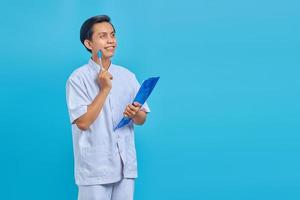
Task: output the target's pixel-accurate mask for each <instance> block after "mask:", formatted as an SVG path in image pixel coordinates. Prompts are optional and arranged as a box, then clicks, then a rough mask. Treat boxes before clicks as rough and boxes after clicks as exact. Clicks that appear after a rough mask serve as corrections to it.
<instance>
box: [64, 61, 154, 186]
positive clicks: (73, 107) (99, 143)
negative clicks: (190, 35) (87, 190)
mask: <svg viewBox="0 0 300 200" xmlns="http://www.w3.org/2000/svg"><path fill="white" fill-rule="evenodd" d="M108 71H109V73H111V74H112V76H113V80H112V89H111V91H110V93H109V95H108V96H107V98H106V101H105V103H104V105H103V108H102V110H101V112H100V114H99V115H98V117H97V119H96V120H95V121H94V122H93V123H92V124H91V126H90V127H89V129H87V130H85V131H82V130H80V129H79V128H78V127H77V125H76V124H72V137H73V150H74V163H75V182H76V184H77V185H94V184H107V183H114V182H117V181H119V180H121V179H122V178H123V177H124V178H136V177H137V160H136V150H135V143H134V125H133V123H132V122H131V123H130V124H129V125H128V126H125V127H123V128H120V129H117V130H116V131H113V127H115V126H116V125H117V123H118V122H119V121H120V120H121V119H122V117H123V112H124V110H125V107H126V106H127V105H128V104H131V103H132V101H133V99H134V97H135V95H136V93H137V91H138V89H139V87H140V84H139V82H138V81H137V79H136V77H135V75H134V74H133V73H132V72H130V71H129V70H127V69H125V68H123V67H121V66H117V65H114V64H111V65H110V66H109V68H108ZM99 72H100V66H99V65H98V64H97V63H95V62H94V61H93V60H92V59H90V60H89V62H88V64H86V65H83V66H82V67H80V68H78V69H76V70H75V71H74V72H73V73H72V74H71V75H70V77H69V78H68V80H67V83H66V99H67V106H68V112H69V116H70V122H71V123H73V122H74V120H75V119H77V118H79V117H80V116H82V115H83V114H85V113H86V112H87V107H88V105H89V104H91V103H92V101H93V100H94V98H95V97H96V95H97V94H98V93H99V91H100V88H99V85H98V82H97V77H98V74H99ZM143 109H144V110H145V111H146V112H150V109H149V107H148V106H147V103H145V104H144V105H143ZM122 161H123V164H122ZM122 165H124V166H123V167H122Z"/></svg>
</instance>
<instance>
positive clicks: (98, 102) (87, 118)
mask: <svg viewBox="0 0 300 200" xmlns="http://www.w3.org/2000/svg"><path fill="white" fill-rule="evenodd" d="M108 93H109V90H107V89H105V90H101V91H100V92H99V93H98V95H97V96H96V97H95V99H94V100H93V102H92V103H91V104H90V105H89V106H88V109H87V112H86V113H85V114H84V115H82V116H81V117H79V118H77V119H76V120H75V121H74V122H73V124H74V123H75V124H76V125H77V126H78V128H79V129H81V130H87V129H88V128H89V127H90V125H91V124H92V123H93V122H94V121H95V120H96V118H97V117H98V115H99V114H100V112H101V110H102V108H103V105H104V102H105V100H106V97H107V95H108Z"/></svg>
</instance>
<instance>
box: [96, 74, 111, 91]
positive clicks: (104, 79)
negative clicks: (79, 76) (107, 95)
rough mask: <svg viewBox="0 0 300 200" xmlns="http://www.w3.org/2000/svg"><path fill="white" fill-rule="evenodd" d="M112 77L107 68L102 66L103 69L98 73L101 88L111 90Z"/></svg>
mask: <svg viewBox="0 0 300 200" xmlns="http://www.w3.org/2000/svg"><path fill="white" fill-rule="evenodd" d="M112 79H113V77H112V75H111V74H110V73H109V72H108V71H107V70H105V69H102V68H101V71H100V73H99V74H98V84H99V86H100V89H101V90H107V91H110V89H111V87H112V84H111V80H112Z"/></svg>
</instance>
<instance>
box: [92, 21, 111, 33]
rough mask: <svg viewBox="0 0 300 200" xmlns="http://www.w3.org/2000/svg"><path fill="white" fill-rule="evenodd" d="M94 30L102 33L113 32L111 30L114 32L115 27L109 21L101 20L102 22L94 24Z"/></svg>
mask: <svg viewBox="0 0 300 200" xmlns="http://www.w3.org/2000/svg"><path fill="white" fill-rule="evenodd" d="M93 32H94V33H101V32H106V33H111V32H114V28H113V27H112V25H111V24H110V23H108V22H101V23H97V24H94V26H93Z"/></svg>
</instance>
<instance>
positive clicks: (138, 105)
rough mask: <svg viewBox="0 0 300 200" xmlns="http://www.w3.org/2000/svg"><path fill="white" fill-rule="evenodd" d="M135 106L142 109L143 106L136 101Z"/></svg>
mask: <svg viewBox="0 0 300 200" xmlns="http://www.w3.org/2000/svg"><path fill="white" fill-rule="evenodd" d="M133 105H134V106H137V107H141V106H142V104H140V103H139V102H136V101H135V102H133Z"/></svg>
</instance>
